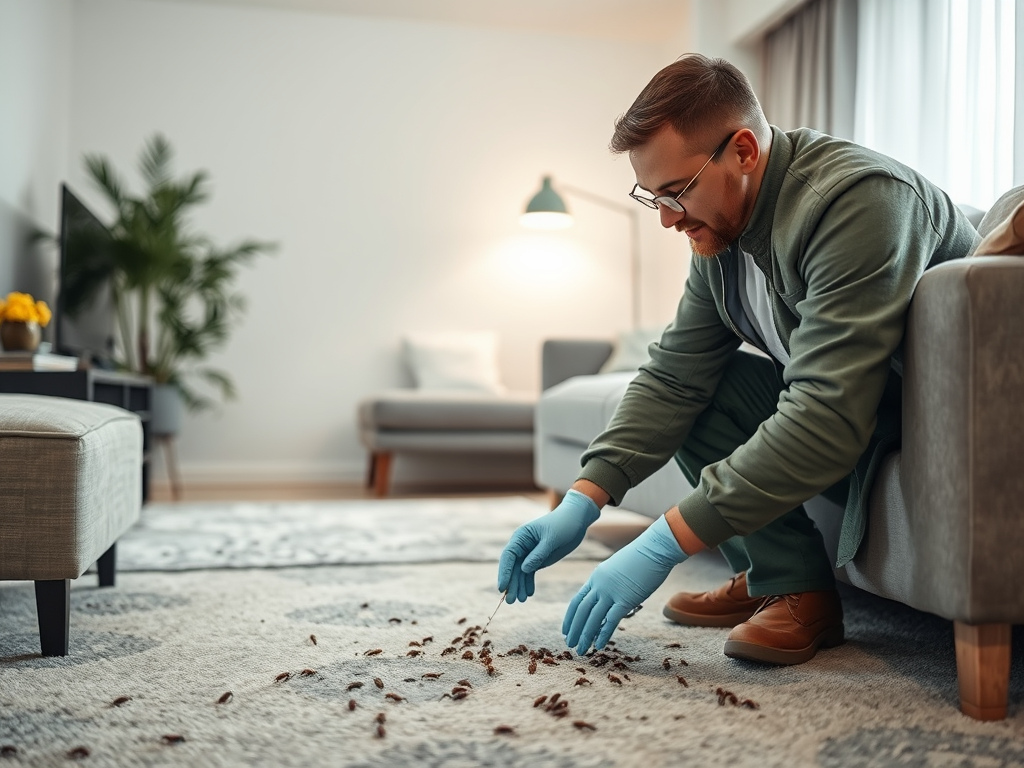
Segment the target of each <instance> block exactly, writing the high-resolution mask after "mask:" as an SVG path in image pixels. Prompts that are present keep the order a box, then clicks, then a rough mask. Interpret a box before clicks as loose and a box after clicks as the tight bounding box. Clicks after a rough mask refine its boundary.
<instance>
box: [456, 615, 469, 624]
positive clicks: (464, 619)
mask: <svg viewBox="0 0 1024 768" xmlns="http://www.w3.org/2000/svg"><path fill="white" fill-rule="evenodd" d="M455 623H456V624H465V623H466V617H465V616H463V617H462V618H461V619H459V620H458V621H456V622H455Z"/></svg>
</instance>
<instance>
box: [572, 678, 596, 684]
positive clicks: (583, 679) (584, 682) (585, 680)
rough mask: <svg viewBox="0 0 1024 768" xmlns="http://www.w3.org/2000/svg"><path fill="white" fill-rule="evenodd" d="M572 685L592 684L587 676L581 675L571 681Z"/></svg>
mask: <svg viewBox="0 0 1024 768" xmlns="http://www.w3.org/2000/svg"><path fill="white" fill-rule="evenodd" d="M573 685H592V683H591V682H590V681H589V680H587V678H585V677H581V678H580V679H579V680H577V681H576V682H575V683H573Z"/></svg>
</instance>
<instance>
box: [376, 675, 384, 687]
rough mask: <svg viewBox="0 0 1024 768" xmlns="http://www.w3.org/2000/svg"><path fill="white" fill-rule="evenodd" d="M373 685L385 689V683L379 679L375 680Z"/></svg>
mask: <svg viewBox="0 0 1024 768" xmlns="http://www.w3.org/2000/svg"><path fill="white" fill-rule="evenodd" d="M373 684H374V685H376V686H377V687H378V688H383V687H384V681H383V680H381V679H380V678H379V677H375V678H373Z"/></svg>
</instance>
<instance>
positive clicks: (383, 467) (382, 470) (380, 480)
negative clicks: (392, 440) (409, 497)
mask: <svg viewBox="0 0 1024 768" xmlns="http://www.w3.org/2000/svg"><path fill="white" fill-rule="evenodd" d="M390 482H391V454H390V453H375V454H373V489H374V495H375V496H376V497H377V498H378V499H383V498H384V497H385V496H387V495H388V486H389V484H390Z"/></svg>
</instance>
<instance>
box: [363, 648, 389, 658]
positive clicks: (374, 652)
mask: <svg viewBox="0 0 1024 768" xmlns="http://www.w3.org/2000/svg"><path fill="white" fill-rule="evenodd" d="M380 653H384V649H383V648H374V649H373V650H370V651H363V656H376V655H377V654H380Z"/></svg>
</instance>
